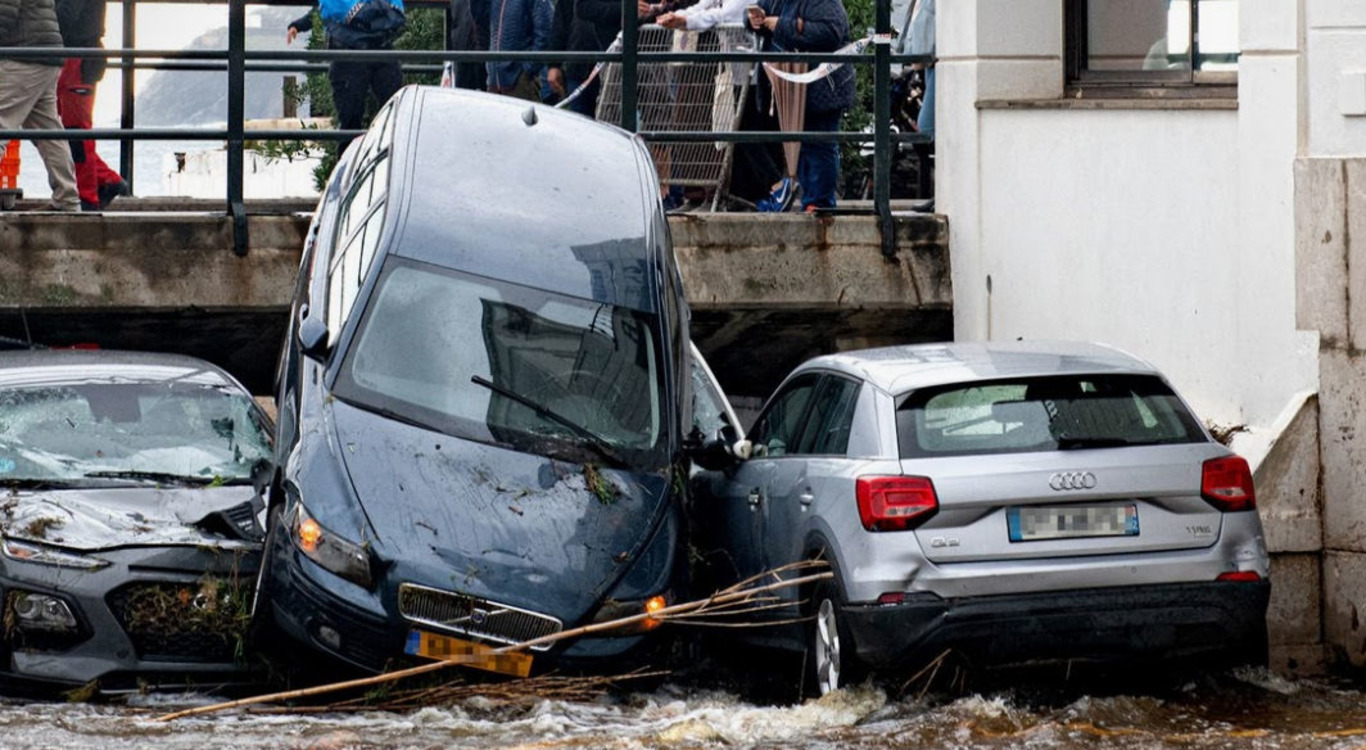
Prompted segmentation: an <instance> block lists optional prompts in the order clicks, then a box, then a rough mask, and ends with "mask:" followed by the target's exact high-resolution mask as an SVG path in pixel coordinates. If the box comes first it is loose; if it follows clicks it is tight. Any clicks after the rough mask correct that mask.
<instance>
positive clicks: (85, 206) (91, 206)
mask: <svg viewBox="0 0 1366 750" xmlns="http://www.w3.org/2000/svg"><path fill="white" fill-rule="evenodd" d="M81 210H82V211H98V210H100V204H98V203H91V202H90V201H81Z"/></svg>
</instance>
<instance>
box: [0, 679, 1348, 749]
mask: <svg viewBox="0 0 1366 750" xmlns="http://www.w3.org/2000/svg"><path fill="white" fill-rule="evenodd" d="M1364 698H1366V696H1364V695H1363V694H1362V692H1360V690H1359V687H1351V686H1348V685H1346V684H1341V683H1335V682H1332V681H1329V680H1300V681H1288V680H1285V679H1283V678H1280V677H1277V676H1275V675H1271V674H1269V673H1268V672H1266V671H1265V670H1260V669H1244V670H1237V671H1234V672H1228V673H1220V674H1217V675H1211V676H1205V677H1201V678H1197V679H1194V680H1192V681H1191V682H1188V683H1184V684H1174V685H1170V686H1168V687H1164V688H1160V689H1156V690H1145V691H1143V692H1135V693H1133V694H1126V693H1125V691H1123V690H1122V689H1120V690H1119V692H1118V693H1117V694H1107V695H1099V694H1097V693H1096V692H1095V691H1090V692H1089V693H1088V692H1080V693H1079V692H1076V691H1074V690H1071V689H1069V688H1068V687H1067V686H1066V685H1063V686H1052V687H1043V688H1039V687H1030V688H1006V689H998V690H992V691H984V692H980V693H974V692H965V693H958V694H952V693H941V692H929V693H927V694H924V695H913V696H906V697H895V696H890V695H889V688H887V687H883V688H876V687H871V686H863V687H858V688H853V689H849V690H843V691H839V692H837V693H834V694H831V695H829V696H826V697H825V698H822V699H820V700H811V701H807V702H805V703H800V704H796V705H759V704H756V703H753V702H750V701H747V700H745V699H743V698H741V697H740V696H738V695H737V694H735V693H732V692H728V691H724V690H718V689H714V688H707V687H696V686H689V687H683V686H680V685H677V684H667V683H666V684H665V685H664V686H662V687H659V688H657V689H654V690H651V691H648V692H637V693H626V694H619V695H616V696H612V697H602V698H599V699H591V700H584V701H554V700H536V699H525V700H517V701H514V702H511V703H507V702H496V701H491V700H489V699H487V698H479V697H476V698H470V699H466V700H463V701H461V702H458V703H456V704H453V705H443V706H432V707H427V708H421V709H418V710H414V711H405V712H382V711H370V712H364V713H356V714H347V713H288V714H260V713H252V712H250V711H248V710H245V709H243V710H239V711H236V712H231V713H223V714H216V715H208V716H202V717H192V718H186V719H179V720H176V721H173V722H170V723H160V722H157V721H156V720H155V717H156V716H157V715H159V714H160V713H162V712H164V711H167V710H171V709H173V708H178V707H184V706H188V705H196V704H203V703H209V702H212V699H211V698H209V697H207V696H194V695H172V696H166V695H160V696H137V697H133V698H131V699H128V700H127V701H124V702H121V703H119V704H102V705H97V704H83V703H72V704H65V703H33V702H20V701H8V702H5V703H3V704H0V747H4V748H26V747H34V748H38V747H43V748H49V747H62V748H70V749H74V748H100V749H101V750H114V749H115V748H138V747H153V746H154V747H158V748H186V749H190V748H193V749H194V750H208V749H209V748H244V747H260V748H300V749H302V748H329V749H334V748H369V747H386V748H388V747H394V748H445V747H460V748H624V749H625V748H680V749H681V748H812V749H816V748H963V749H969V748H971V749H976V748H1037V749H1050V748H1202V749H1203V748H1277V749H1281V748H1284V749H1285V750H1293V749H1296V748H1306V749H1308V748H1314V749H1316V750H1317V749H1320V748H1332V749H1335V748H1342V749H1344V750H1346V749H1347V748H1366V699H1364Z"/></svg>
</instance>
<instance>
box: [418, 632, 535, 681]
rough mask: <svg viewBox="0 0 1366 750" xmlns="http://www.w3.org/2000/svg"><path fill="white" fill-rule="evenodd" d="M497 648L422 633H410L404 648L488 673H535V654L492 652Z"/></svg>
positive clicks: (518, 674) (514, 674)
mask: <svg viewBox="0 0 1366 750" xmlns="http://www.w3.org/2000/svg"><path fill="white" fill-rule="evenodd" d="M492 650H493V648H492V647H491V646H485V645H484V644H482V643H475V642H473V641H463V640H461V639H459V638H452V637H450V636H448V635H440V634H438V633H428V632H425V631H422V630H410V631H408V643H407V644H406V645H405V646H404V647H403V651H404V652H405V653H408V654H411V655H412V656H425V657H427V658H428V659H439V660H442V661H458V662H460V663H462V664H463V665H464V666H467V667H473V668H475V669H482V670H484V671H486V672H497V673H498V674H506V675H512V676H513V677H526V676H527V675H529V674H531V654H524V653H519V652H508V653H503V654H493V653H489V652H490V651H492Z"/></svg>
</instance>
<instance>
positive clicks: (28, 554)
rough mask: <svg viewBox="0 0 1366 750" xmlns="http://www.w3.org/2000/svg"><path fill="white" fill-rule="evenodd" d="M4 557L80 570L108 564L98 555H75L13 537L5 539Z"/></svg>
mask: <svg viewBox="0 0 1366 750" xmlns="http://www.w3.org/2000/svg"><path fill="white" fill-rule="evenodd" d="M0 549H3V550H4V553H5V557H8V558H9V559H11V560H19V561H21V562H30V563H41V564H43V565H58V566H61V567H63V568H80V569H81V570H99V569H100V568H103V567H105V566H106V565H108V564H109V562H108V561H107V560H101V559H99V558H98V557H87V556H85V555H76V554H72V553H70V552H62V551H60V550H58V549H56V548H54V547H48V546H46V545H43V544H29V543H28V542H20V541H17V540H14V539H5V540H4V546H3V547H0Z"/></svg>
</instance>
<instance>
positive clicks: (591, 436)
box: [470, 375, 626, 466]
mask: <svg viewBox="0 0 1366 750" xmlns="http://www.w3.org/2000/svg"><path fill="white" fill-rule="evenodd" d="M470 382H472V383H475V384H476V385H482V386H484V387H485V388H487V389H489V390H490V391H493V392H494V393H496V394H498V395H500V396H503V397H505V398H510V399H512V400H513V401H516V402H517V403H519V404H521V405H522V406H525V407H526V408H528V409H531V410H532V411H534V412H536V413H537V414H539V415H541V416H543V417H547V418H549V419H550V420H551V421H554V422H558V423H560V424H561V425H563V426H565V427H568V428H569V429H570V430H573V431H574V433H575V434H576V435H578V436H579V437H581V438H584V439H585V440H587V441H588V447H590V448H592V449H593V450H594V451H595V452H596V453H597V454H598V455H599V456H601V457H602V458H604V459H606V460H607V461H611V462H612V463H614V464H616V465H618V466H625V465H626V461H625V460H624V459H623V458H622V457H621V456H620V455H618V454H617V452H616V451H615V450H614V449H613V448H612V444H611V443H609V442H607V439H606V438H604V437H602V436H601V435H598V434H597V433H595V432H593V431H592V430H590V429H588V428H587V427H584V426H583V425H581V424H579V423H578V422H575V421H574V420H572V419H570V418H569V417H566V416H562V415H560V414H559V413H557V412H555V411H553V410H551V409H550V408H549V407H547V406H543V405H542V404H539V403H536V402H535V401H533V400H531V399H529V398H527V397H526V396H523V395H522V394H520V393H518V392H516V391H514V390H510V389H508V388H504V387H503V386H501V385H498V384H497V383H495V382H493V381H491V380H487V379H485V378H482V377H480V376H478V375H473V376H471V377H470Z"/></svg>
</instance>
